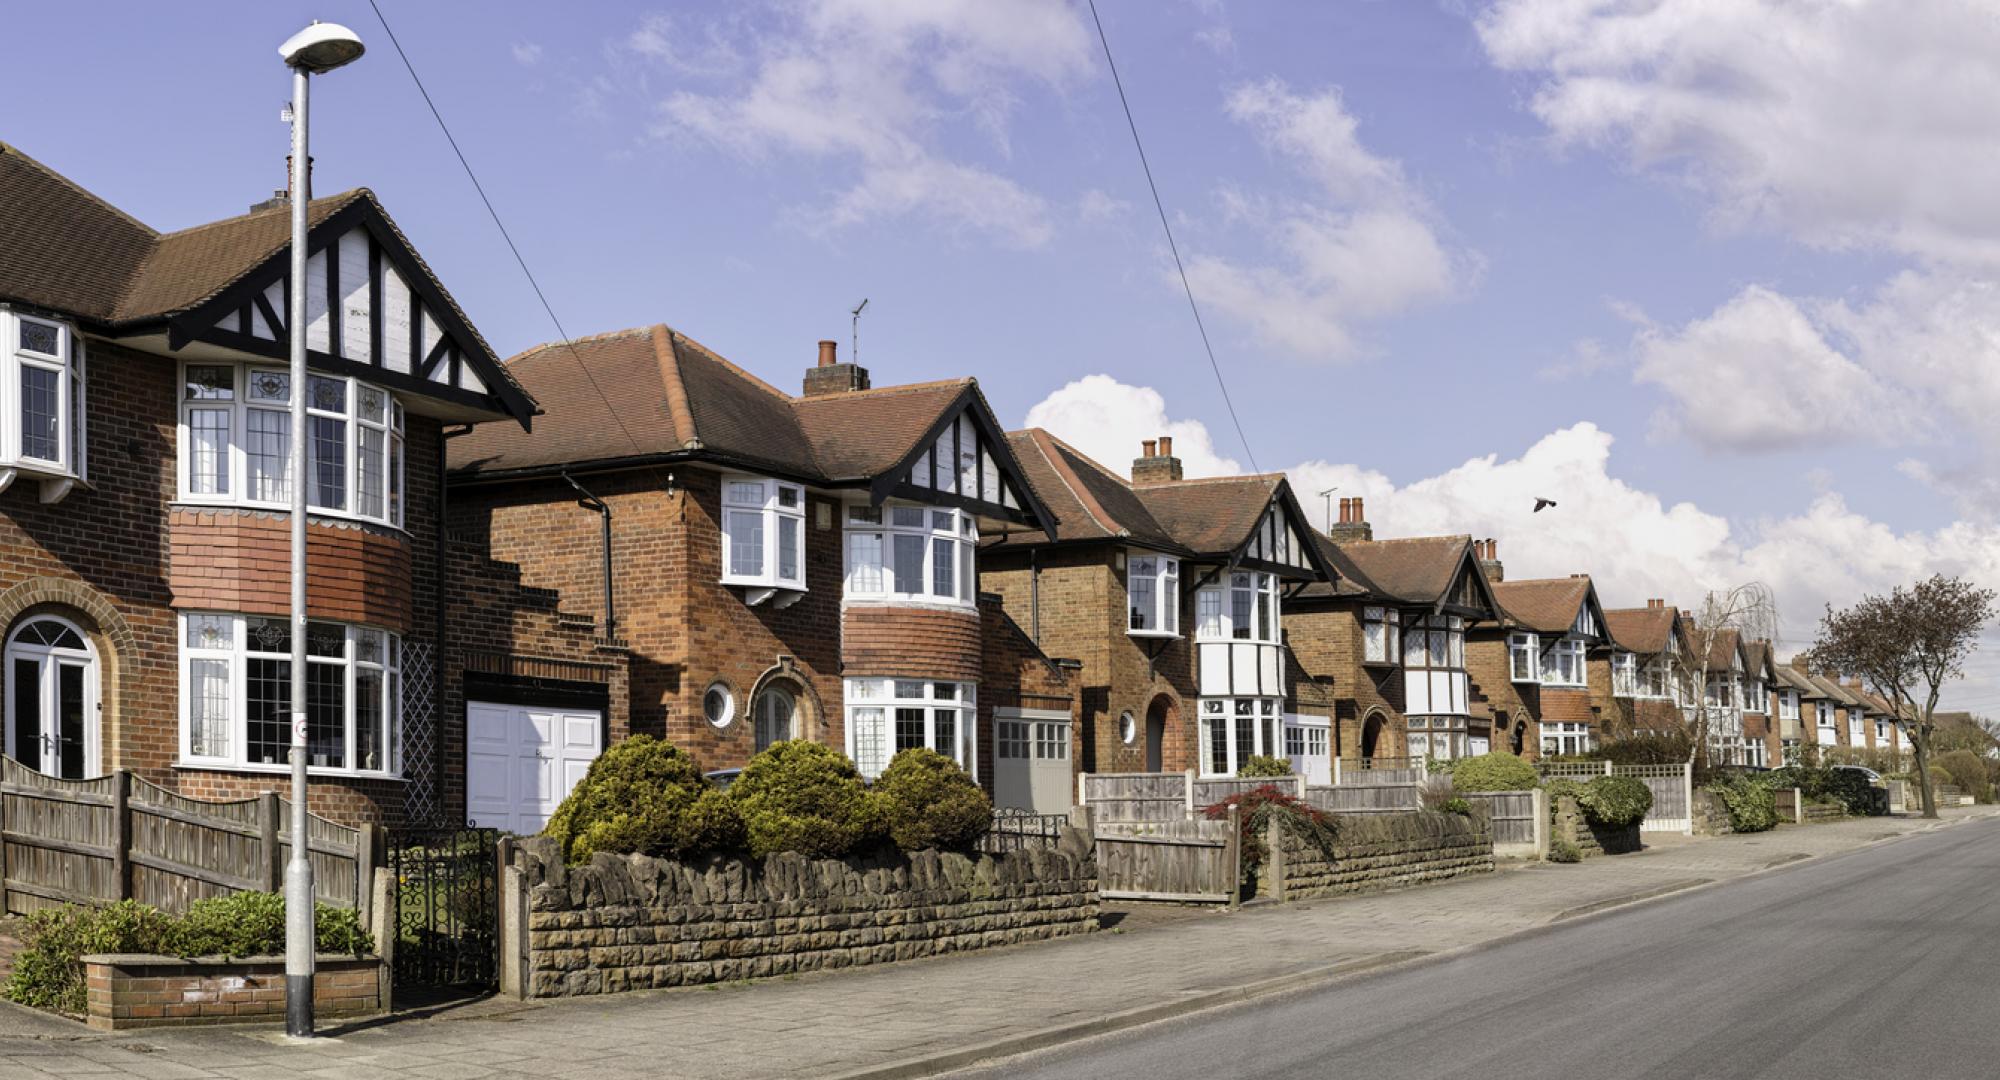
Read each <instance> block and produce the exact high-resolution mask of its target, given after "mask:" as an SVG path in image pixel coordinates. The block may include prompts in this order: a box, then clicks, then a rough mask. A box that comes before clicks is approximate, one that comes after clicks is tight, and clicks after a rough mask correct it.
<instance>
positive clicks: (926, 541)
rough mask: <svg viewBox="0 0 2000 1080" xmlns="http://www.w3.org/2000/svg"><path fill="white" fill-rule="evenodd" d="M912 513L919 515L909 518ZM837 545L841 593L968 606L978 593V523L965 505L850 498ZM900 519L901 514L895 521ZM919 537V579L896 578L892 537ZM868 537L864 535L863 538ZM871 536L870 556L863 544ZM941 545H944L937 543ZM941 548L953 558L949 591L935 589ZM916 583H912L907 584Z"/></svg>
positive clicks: (844, 597)
mask: <svg viewBox="0 0 2000 1080" xmlns="http://www.w3.org/2000/svg"><path fill="white" fill-rule="evenodd" d="M913 515H921V517H920V518H917V519H915V520H912V516H913ZM840 516H841V523H842V527H843V531H842V535H841V548H842V550H843V551H844V552H845V555H844V556H843V562H844V565H845V566H846V575H845V579H844V584H843V586H842V589H841V599H842V601H843V602H845V601H847V600H871V601H885V602H891V603H920V604H940V605H946V606H950V607H957V608H972V607H974V606H975V601H976V599H977V598H978V595H979V568H978V562H977V558H978V548H979V525H978V523H977V522H976V521H975V520H974V518H973V516H972V515H971V514H970V513H968V512H966V511H964V510H954V509H950V508H947V507H942V506H931V505H928V504H925V503H915V502H899V501H891V502H885V503H883V504H882V505H881V506H869V505H867V504H866V503H849V504H847V506H846V507H845V508H844V509H843V511H842V513H841V515H840ZM899 519H902V520H901V522H900V523H899ZM899 536H900V537H904V538H911V537H916V538H920V539H921V540H922V542H923V562H922V566H921V567H919V568H918V570H917V577H918V579H919V580H918V581H916V582H914V583H912V582H906V581H901V580H898V576H897V574H896V538H897V537H899ZM863 538H866V539H863ZM870 542H872V543H873V544H874V545H875V546H876V548H877V550H876V552H875V554H874V555H873V556H872V557H870V556H867V555H864V554H863V551H862V549H863V547H865V546H866V545H867V544H868V543H870ZM940 545H943V546H942V548H940ZM940 550H943V551H945V552H948V556H947V557H948V558H950V559H951V573H952V591H951V592H950V593H942V592H938V591H937V590H936V588H935V586H936V584H937V573H938V556H939V552H940ZM912 584H914V585H915V586H916V587H915V588H909V587H908V586H910V585H912Z"/></svg>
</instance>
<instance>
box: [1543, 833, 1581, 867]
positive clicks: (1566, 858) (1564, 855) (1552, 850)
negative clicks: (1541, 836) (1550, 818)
mask: <svg viewBox="0 0 2000 1080" xmlns="http://www.w3.org/2000/svg"><path fill="white" fill-rule="evenodd" d="M1549 861H1550V862H1556V863H1574V862H1582V861H1583V849H1581V848H1579V847H1577V846H1576V845H1575V844H1572V843H1570V842H1569V841H1567V840H1564V839H1563V838H1562V837H1560V836H1558V837H1556V838H1555V839H1553V840H1551V841H1549Z"/></svg>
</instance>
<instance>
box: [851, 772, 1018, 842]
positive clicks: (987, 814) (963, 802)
mask: <svg viewBox="0 0 2000 1080" xmlns="http://www.w3.org/2000/svg"><path fill="white" fill-rule="evenodd" d="M874 796H875V799H876V804H877V810H878V812H879V813H880V814H881V819H882V824H883V826H884V827H885V828H886V829H887V831H888V834H889V839H890V840H892V841H894V842H895V844H896V846H897V847H899V848H902V849H903V850H904V851H923V850H925V849H935V850H938V851H969V850H971V849H972V846H973V845H974V844H977V843H978V842H979V838H980V837H981V836H984V835H985V834H986V830H987V829H989V828H991V827H992V824H993V800H991V799H989V798H987V797H986V792H984V791H981V790H980V788H979V785H978V784H976V783H974V782H973V779H972V777H970V776H968V775H966V772H965V770H964V769H961V768H959V767H958V763H957V762H955V761H953V760H952V759H950V758H948V757H946V756H944V755H943V754H940V753H938V752H937V751H935V750H924V749H911V750H905V751H903V752H902V753H900V754H897V755H896V757H895V759H894V760H892V761H890V762H889V767H888V768H887V769H884V770H883V771H882V776H881V778H880V779H878V780H876V781H875V787H874Z"/></svg>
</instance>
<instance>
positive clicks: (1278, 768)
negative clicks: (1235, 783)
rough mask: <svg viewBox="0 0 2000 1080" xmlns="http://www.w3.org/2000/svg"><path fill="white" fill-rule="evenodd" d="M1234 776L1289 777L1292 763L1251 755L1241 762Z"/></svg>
mask: <svg viewBox="0 0 2000 1080" xmlns="http://www.w3.org/2000/svg"><path fill="white" fill-rule="evenodd" d="M1236 775H1238V776H1269V777H1279V776H1290V775H1292V763H1291V762H1289V761H1287V760H1285V759H1284V758H1280V757H1271V756H1269V755H1268V754H1252V755H1250V757H1249V758H1247V759H1246V760H1245V761H1244V762H1243V765H1242V767H1241V768H1239V769H1237V770H1236Z"/></svg>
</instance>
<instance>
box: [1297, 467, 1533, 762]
mask: <svg viewBox="0 0 2000 1080" xmlns="http://www.w3.org/2000/svg"><path fill="white" fill-rule="evenodd" d="M1340 513H1341V520H1340V522H1339V523H1338V524H1336V525H1334V526H1333V538H1324V537H1322V538H1319V543H1320V548H1321V550H1322V553H1323V554H1324V555H1325V556H1326V559H1327V562H1328V563H1329V564H1330V565H1331V566H1332V567H1333V568H1334V570H1335V572H1336V573H1338V574H1339V578H1338V579H1337V580H1335V581H1332V582H1324V581H1323V582H1315V583H1313V584H1311V585H1309V586H1307V587H1306V588H1304V589H1302V590H1300V591H1299V593H1298V595H1297V596H1296V597H1293V598H1290V599H1288V600H1287V602H1286V605H1285V634H1286V638H1287V640H1288V641H1289V642H1290V644H1291V649H1292V653H1293V655H1294V656H1295V657H1296V658H1297V662H1298V666H1299V668H1300V670H1301V672H1302V673H1303V674H1304V675H1305V676H1306V677H1305V678H1303V679H1301V680H1299V682H1298V685H1297V687H1296V690H1295V694H1296V695H1297V696H1298V697H1299V698H1301V699H1304V698H1306V697H1307V695H1308V694H1309V693H1312V692H1315V691H1317V692H1319V693H1321V694H1323V695H1325V696H1327V697H1328V699H1329V700H1328V704H1330V706H1331V708H1332V710H1333V716H1334V718H1335V731H1334V755H1335V756H1336V757H1338V758H1341V759H1343V760H1347V761H1354V762H1360V761H1364V760H1373V759H1378V758H1401V757H1411V756H1414V757H1427V756H1432V755H1436V756H1439V757H1460V756H1463V755H1466V754H1481V753H1485V752H1486V751H1487V750H1489V749H1490V748H1491V746H1492V714H1491V712H1490V711H1489V710H1486V709H1484V705H1485V702H1484V701H1482V700H1480V699H1478V698H1477V696H1476V695H1475V694H1474V693H1473V691H1472V688H1471V685H1470V678H1469V676H1468V674H1467V666H1466V652H1465V635H1466V632H1467V630H1468V629H1469V628H1470V627H1472V626H1473V625H1475V624H1477V623H1481V622H1490V621H1492V620H1493V619H1494V618H1496V614H1495V613H1496V611H1497V605H1496V603H1495V601H1494V599H1493V591H1492V587H1491V586H1490V585H1489V584H1488V582H1487V580H1486V575H1485V574H1484V573H1483V572H1482V571H1481V569H1480V565H1479V559H1478V557H1477V552H1479V551H1483V550H1484V547H1483V543H1475V542H1474V541H1473V539H1472V538H1471V537H1469V536H1424V537H1408V538H1401V539H1394V540H1375V539H1373V531H1372V529H1371V528H1370V526H1369V525H1368V524H1367V518H1366V512H1365V507H1364V504H1363V502H1362V500H1361V499H1359V498H1353V499H1342V500H1341V508H1340Z"/></svg>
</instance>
